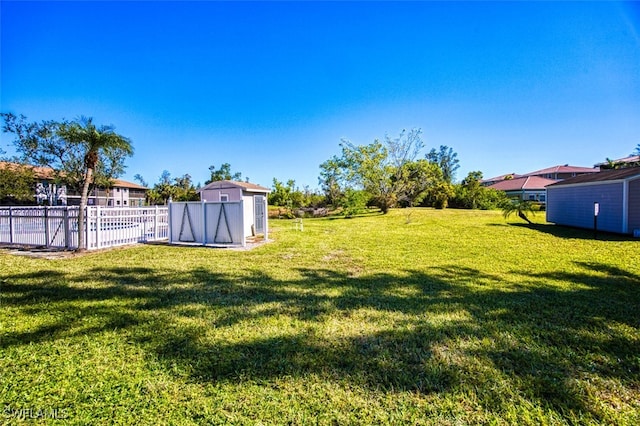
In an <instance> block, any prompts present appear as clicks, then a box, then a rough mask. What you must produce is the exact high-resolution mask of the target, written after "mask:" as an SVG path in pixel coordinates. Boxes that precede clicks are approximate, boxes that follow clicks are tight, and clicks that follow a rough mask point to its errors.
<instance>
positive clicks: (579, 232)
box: [509, 223, 640, 241]
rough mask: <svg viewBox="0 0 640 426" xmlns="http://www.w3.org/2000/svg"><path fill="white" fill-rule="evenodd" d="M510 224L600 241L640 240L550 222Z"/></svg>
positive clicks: (555, 234)
mask: <svg viewBox="0 0 640 426" xmlns="http://www.w3.org/2000/svg"><path fill="white" fill-rule="evenodd" d="M509 225H510V226H517V227H521V228H528V229H533V230H535V231H538V232H543V233H545V234H549V235H553V236H555V237H559V238H567V239H580V240H594V241H595V240H598V241H640V240H638V238H633V237H632V236H630V235H622V234H614V233H612V232H605V231H598V232H597V233H594V232H593V230H592V229H583V228H573V227H570V226H563V225H555V224H550V223H544V224H543V223H534V224H528V223H511V224H509Z"/></svg>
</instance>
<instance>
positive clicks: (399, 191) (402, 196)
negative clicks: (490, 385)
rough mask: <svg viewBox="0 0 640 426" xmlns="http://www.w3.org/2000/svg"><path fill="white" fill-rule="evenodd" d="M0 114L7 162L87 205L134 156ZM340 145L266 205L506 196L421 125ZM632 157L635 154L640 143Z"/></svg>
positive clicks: (90, 130)
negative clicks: (46, 173) (47, 178)
mask: <svg viewBox="0 0 640 426" xmlns="http://www.w3.org/2000/svg"><path fill="white" fill-rule="evenodd" d="M1 115H2V118H3V121H4V123H3V127H2V130H3V131H4V132H6V133H12V134H14V135H15V140H14V146H15V148H16V152H18V153H19V154H20V157H17V158H13V159H10V160H11V161H12V162H13V163H22V164H29V165H34V166H46V167H49V168H51V169H52V170H53V179H54V181H55V182H56V183H63V184H65V185H66V186H67V187H68V188H69V189H71V190H76V191H78V192H80V193H81V194H82V196H81V205H86V203H87V196H88V193H89V192H90V191H91V189H92V188H93V187H96V186H98V187H103V188H109V187H111V186H112V185H113V179H115V178H117V177H119V176H120V175H121V174H122V173H123V172H124V168H125V165H124V162H125V160H126V158H128V157H129V156H131V155H132V154H133V147H132V144H131V141H130V140H129V139H128V138H126V137H124V136H121V135H119V134H117V133H115V130H114V127H113V126H96V125H95V124H94V123H93V120H92V119H91V118H85V117H81V118H79V119H77V120H72V121H69V120H62V121H53V120H49V121H42V122H29V121H27V119H26V117H24V116H22V115H20V116H16V115H14V114H11V113H1ZM339 147H340V152H339V154H336V155H333V156H332V157H331V158H329V159H327V160H326V161H324V162H323V163H321V164H320V166H319V168H320V172H319V177H318V185H319V188H318V189H311V188H309V187H308V186H305V187H303V188H299V187H298V186H296V183H295V180H293V179H289V180H287V181H286V182H281V181H279V180H278V179H276V178H274V179H273V182H272V188H271V193H270V194H269V204H270V205H273V206H277V207H281V208H283V209H284V211H285V213H286V214H288V215H291V214H293V211H294V210H296V209H317V208H321V207H324V208H327V209H331V210H334V211H337V212H340V213H342V214H344V215H346V216H351V215H354V214H357V213H359V212H362V211H365V210H366V209H368V208H372V207H373V208H378V209H380V210H381V211H382V212H383V213H386V212H387V211H389V209H391V208H395V207H411V206H427V207H435V208H438V209H442V208H446V207H453V208H467V209H492V208H500V207H502V206H504V204H505V202H506V195H505V194H504V192H502V191H496V190H493V189H490V188H486V187H484V186H482V184H481V181H482V173H481V172H480V171H472V172H470V173H468V174H467V176H466V177H465V178H463V179H462V180H461V181H460V182H456V181H455V177H456V172H457V170H458V169H459V167H460V166H459V163H460V161H459V159H458V154H457V153H456V152H455V151H454V150H453V148H451V147H448V146H444V145H442V146H440V147H439V148H438V149H436V148H432V149H431V150H430V151H428V152H426V153H425V152H424V151H425V144H424V141H423V139H422V130H421V129H419V128H417V129H411V130H409V131H406V130H403V131H402V132H400V134H399V135H398V136H397V137H390V136H389V135H385V137H384V138H383V139H376V140H374V141H373V142H372V143H369V144H365V145H356V144H354V143H353V142H351V141H349V140H347V139H342V140H341V143H340V145H339ZM0 154H4V153H3V152H2V151H1V150H0ZM632 155H640V144H639V145H638V147H637V148H636V150H635V152H634V153H633V154H632ZM610 163H611V161H610ZM611 167H612V168H614V167H616V168H617V167H621V165H619V164H611ZM209 172H210V176H209V179H208V180H206V181H205V183H204V184H205V185H207V184H209V183H210V182H215V181H220V180H235V181H239V180H241V179H242V173H240V172H237V171H232V168H231V165H230V164H229V163H222V164H221V165H220V167H215V166H214V165H212V166H210V167H209ZM134 179H135V180H136V181H137V182H138V183H140V184H141V185H143V186H145V187H147V188H149V190H148V191H147V202H148V203H149V204H166V203H168V202H169V200H174V201H195V200H199V194H198V190H199V189H200V188H201V185H200V183H197V184H196V183H194V182H193V179H192V177H191V175H189V174H184V175H182V176H178V177H172V176H171V174H170V173H169V172H168V171H167V170H165V171H163V173H162V174H161V176H160V177H159V179H158V181H157V182H156V183H154V184H153V185H149V183H148V182H147V181H145V179H144V178H143V177H142V176H140V175H139V174H138V175H136V176H135V177H134ZM34 180H35V179H34V172H33V169H31V168H29V167H7V166H5V167H2V168H0V201H2V200H3V199H4V200H5V201H6V200H7V199H11V200H14V201H26V202H28V201H33V182H34ZM246 181H249V179H248V178H246Z"/></svg>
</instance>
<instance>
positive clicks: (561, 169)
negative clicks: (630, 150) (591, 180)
mask: <svg viewBox="0 0 640 426" xmlns="http://www.w3.org/2000/svg"><path fill="white" fill-rule="evenodd" d="M597 172H599V169H597V168H594V167H577V166H570V165H568V164H565V165H564V166H553V167H547V168H546V169H541V170H536V171H535V172H531V173H526V174H524V175H523V176H536V175H546V174H551V173H597Z"/></svg>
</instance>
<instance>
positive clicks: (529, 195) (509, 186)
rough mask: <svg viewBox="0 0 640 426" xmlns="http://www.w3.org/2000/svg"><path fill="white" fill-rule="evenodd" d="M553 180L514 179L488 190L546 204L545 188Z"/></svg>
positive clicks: (490, 186) (525, 177) (553, 181)
mask: <svg viewBox="0 0 640 426" xmlns="http://www.w3.org/2000/svg"><path fill="white" fill-rule="evenodd" d="M555 182H556V181H555V180H551V179H545V178H541V177H538V176H523V177H519V178H515V179H506V180H503V181H500V182H497V183H494V184H493V185H489V188H493V189H497V190H498V191H504V192H505V193H506V194H507V196H508V197H511V198H519V199H521V200H528V201H538V202H540V203H545V202H546V189H545V188H546V186H547V185H551V184H552V183H555Z"/></svg>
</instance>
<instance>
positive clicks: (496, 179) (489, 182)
mask: <svg viewBox="0 0 640 426" xmlns="http://www.w3.org/2000/svg"><path fill="white" fill-rule="evenodd" d="M519 177H522V175H518V174H516V173H507V174H506V175H500V176H496V177H492V178H489V179H482V180H481V181H480V185H482V186H491V185H493V184H494V183H498V182H502V181H503V180H509V179H516V178H519Z"/></svg>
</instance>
